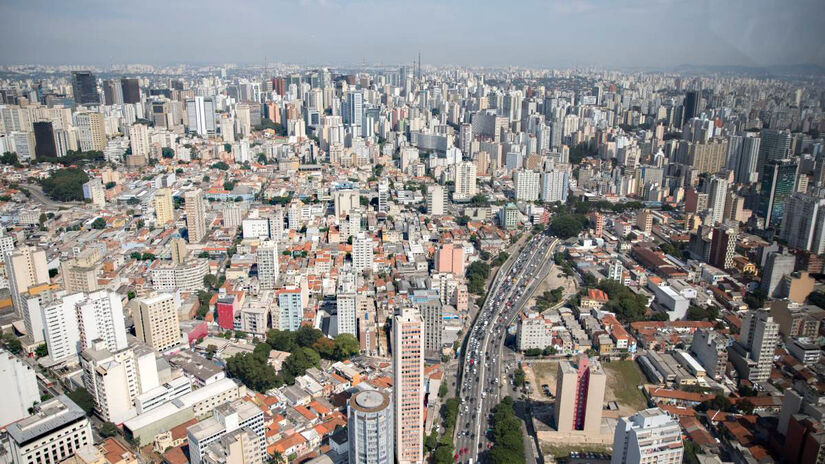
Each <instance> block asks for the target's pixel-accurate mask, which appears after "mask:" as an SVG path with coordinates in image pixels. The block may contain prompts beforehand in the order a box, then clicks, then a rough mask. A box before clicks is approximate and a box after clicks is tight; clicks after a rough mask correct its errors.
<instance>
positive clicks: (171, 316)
mask: <svg viewBox="0 0 825 464" xmlns="http://www.w3.org/2000/svg"><path fill="white" fill-rule="evenodd" d="M179 309H180V301H179V300H178V297H177V295H175V294H173V293H157V294H153V295H149V296H145V297H140V298H138V300H137V308H135V309H134V311H133V314H132V317H133V318H134V320H135V335H136V336H137V338H138V340H140V341H142V342H143V343H146V344H147V345H149V346H151V347H152V348H154V349H156V350H157V351H165V350H168V349H169V348H173V347H175V346H178V345H180V342H181V335H180V321H179V319H178V310H179Z"/></svg>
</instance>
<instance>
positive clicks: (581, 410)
mask: <svg viewBox="0 0 825 464" xmlns="http://www.w3.org/2000/svg"><path fill="white" fill-rule="evenodd" d="M606 378H607V376H606V375H605V373H604V371H603V370H602V365H601V364H600V363H599V361H597V360H595V359H588V358H585V357H582V358H580V359H579V365H578V366H575V365H573V364H572V363H570V362H569V361H562V362H561V363H559V373H558V376H557V377H556V406H555V411H554V418H555V420H556V430H558V431H559V432H572V431H583V432H586V433H599V430H601V422H602V403H603V401H604V388H605V381H606Z"/></svg>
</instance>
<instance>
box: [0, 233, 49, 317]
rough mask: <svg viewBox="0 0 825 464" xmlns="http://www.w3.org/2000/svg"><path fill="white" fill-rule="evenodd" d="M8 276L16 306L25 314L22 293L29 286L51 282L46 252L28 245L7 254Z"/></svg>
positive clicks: (18, 310) (20, 312)
mask: <svg viewBox="0 0 825 464" xmlns="http://www.w3.org/2000/svg"><path fill="white" fill-rule="evenodd" d="M6 278H7V279H8V280H9V292H10V293H11V299H12V303H14V308H15V309H16V310H17V312H18V313H19V314H21V315H24V311H25V309H24V307H23V305H22V300H21V295H22V294H23V293H25V292H27V291H28V290H29V287H34V286H36V285H42V284H48V283H49V269H48V268H47V267H46V252H45V251H43V250H41V249H39V248H35V247H31V246H26V247H21V248H19V249H17V250H16V251H14V252H13V253H10V254H8V255H6ZM26 330H28V331H29V333H32V332H31V328H30V327H26Z"/></svg>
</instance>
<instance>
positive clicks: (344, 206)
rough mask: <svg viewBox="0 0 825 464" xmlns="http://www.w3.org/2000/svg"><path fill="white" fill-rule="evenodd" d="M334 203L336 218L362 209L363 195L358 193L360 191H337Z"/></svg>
mask: <svg viewBox="0 0 825 464" xmlns="http://www.w3.org/2000/svg"><path fill="white" fill-rule="evenodd" d="M333 201H334V204H335V216H336V217H341V216H342V215H344V214H349V212H350V211H352V210H354V209H358V208H360V207H361V195H360V194H359V193H358V190H351V189H345V190H336V191H335V194H334V196H333Z"/></svg>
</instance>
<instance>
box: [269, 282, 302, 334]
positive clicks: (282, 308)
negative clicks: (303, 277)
mask: <svg viewBox="0 0 825 464" xmlns="http://www.w3.org/2000/svg"><path fill="white" fill-rule="evenodd" d="M277 294H278V326H279V328H280V330H289V331H290V332H293V331H295V330H298V329H299V328H300V327H301V320H302V319H303V317H304V302H303V298H302V295H301V289H299V288H297V287H287V288H282V289H280V290H278V291H277ZM272 325H273V326H274V325H275V323H274V322H273V324H272Z"/></svg>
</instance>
